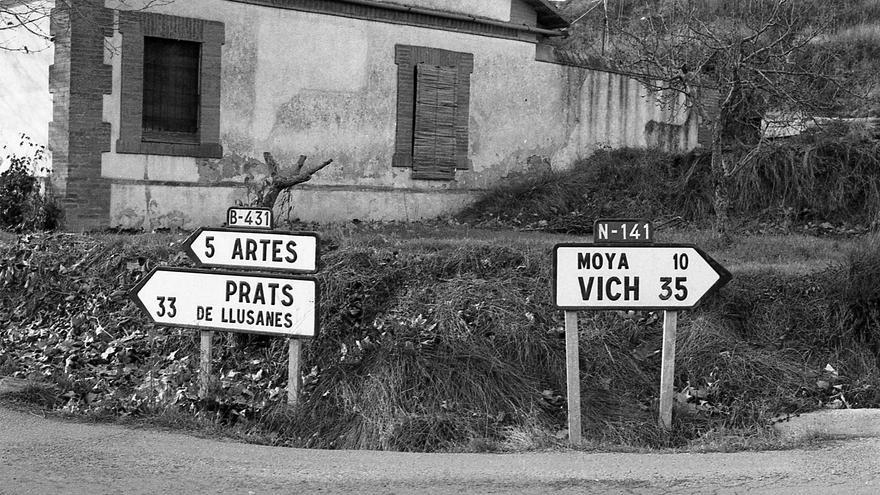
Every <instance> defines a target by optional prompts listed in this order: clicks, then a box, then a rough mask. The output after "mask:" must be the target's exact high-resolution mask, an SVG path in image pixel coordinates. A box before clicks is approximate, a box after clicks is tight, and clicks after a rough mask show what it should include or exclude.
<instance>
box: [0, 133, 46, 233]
mask: <svg viewBox="0 0 880 495" xmlns="http://www.w3.org/2000/svg"><path fill="white" fill-rule="evenodd" d="M19 144H20V145H21V146H27V148H29V149H30V151H31V152H30V153H29V154H24V155H20V154H17V153H11V154H9V155H7V156H6V159H7V161H8V162H9V166H8V168H7V169H6V170H4V171H3V172H2V173H0V228H3V229H8V230H13V231H17V232H21V231H32V230H54V229H55V228H56V227H58V224H59V221H60V218H61V209H60V208H59V207H58V205H57V204H56V203H55V201H54V200H53V199H51V197H49V196H48V195H47V194H46V193H44V192H43V191H41V187H40V186H41V184H40V180H39V178H38V177H37V175H36V173H37V171H38V170H39V171H40V172H45V171H46V168H45V166H44V163H45V154H46V148H45V147H44V146H42V145H38V144H35V143H33V142H32V141H31V140H30V139H29V138H28V137H27V136H25V135H22V137H21V142H20V143H19ZM3 148H4V149H6V147H5V146H4V147H3ZM38 167H39V168H38Z"/></svg>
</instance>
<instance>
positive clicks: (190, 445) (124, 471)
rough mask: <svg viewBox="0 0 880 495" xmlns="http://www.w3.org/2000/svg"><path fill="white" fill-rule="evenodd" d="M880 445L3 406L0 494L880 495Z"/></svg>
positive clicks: (873, 442)
mask: <svg viewBox="0 0 880 495" xmlns="http://www.w3.org/2000/svg"><path fill="white" fill-rule="evenodd" d="M878 459H880V439H876V438H871V439H859V440H848V441H846V442H834V443H831V444H828V445H826V446H824V447H822V448H816V449H812V450H797V451H780V452H760V453H736V454H592V453H583V452H562V453H560V452H552V453H529V454H497V455H496V454H405V453H393V452H372V451H326V450H301V449H286V448H278V447H263V446H257V445H245V444H239V443H233V442H224V441H217V440H208V439H200V438H195V437H191V436H187V435H183V434H178V433H169V432H161V431H151V430H145V429H130V428H125V427H121V426H114V425H106V424H82V423H75V422H67V421H61V420H56V419H46V418H43V417H42V416H38V415H34V414H29V413H23V412H16V411H10V410H7V409H3V408H0V494H4V495H6V494H10V495H11V494H16V495H18V494H22V495H25V494H46V493H52V494H55V493H75V494H80V493H81V494H99V493H127V494H128V493H131V494H137V493H144V494H160V493H241V494H249V493H253V494H262V493H322V494H336V493H368V494H404V493H419V494H422V493H424V494H462V493H526V494H545V493H551V494H569V493H571V494H574V493H578V494H582V493H636V494H641V493H798V495H808V494H819V493H822V494H825V493H847V494H850V493H865V494H868V493H880V460H878Z"/></svg>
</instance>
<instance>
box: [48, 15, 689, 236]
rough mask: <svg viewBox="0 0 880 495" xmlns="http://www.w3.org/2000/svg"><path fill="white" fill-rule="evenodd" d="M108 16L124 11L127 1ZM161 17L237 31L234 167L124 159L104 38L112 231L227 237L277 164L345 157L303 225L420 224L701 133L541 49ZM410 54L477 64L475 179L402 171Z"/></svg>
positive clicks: (305, 24) (441, 36)
mask: <svg viewBox="0 0 880 495" xmlns="http://www.w3.org/2000/svg"><path fill="white" fill-rule="evenodd" d="M84 1H101V0H84ZM125 4H126V6H128V7H131V6H132V4H133V2H132V1H131V0H129V1H127V2H125ZM508 5H509V4H508ZM106 6H107V7H111V8H119V7H120V5H118V4H117V3H115V2H114V1H107V2H106ZM151 11H153V12H160V13H165V14H171V15H177V16H184V17H197V18H202V19H208V20H214V21H220V22H222V23H224V26H225V45H224V46H223V50H222V95H221V112H220V115H221V122H220V129H221V144H222V145H223V148H224V152H223V158H220V159H207V158H193V157H176V156H156V155H135V154H124V153H117V152H116V150H115V143H116V140H117V139H118V137H119V122H120V111H121V98H120V94H121V64H120V51H119V50H120V46H121V41H122V39H121V35H120V34H119V33H118V32H107V33H105V34H106V35H107V36H108V38H106V39H105V43H104V47H105V48H104V54H103V61H100V60H99V61H97V62H95V61H90V62H89V63H90V64H92V65H94V66H95V67H98V66H100V65H101V63H103V64H107V65H106V67H107V68H108V70H109V71H110V72H111V73H112V83H111V84H109V87H108V88H107V90H106V91H103V89H102V90H101V91H103V92H104V94H103V96H100V95H99V97H101V98H102V102H103V103H102V105H101V106H102V107H103V108H102V110H101V115H100V116H99V117H98V118H95V119H92V121H94V122H92V123H91V124H90V125H93V126H97V127H98V128H99V130H103V129H108V132H109V136H107V137H106V138H105V137H103V136H98V137H97V138H98V139H101V140H102V143H98V144H94V143H93V144H92V145H90V146H89V150H91V151H92V152H94V151H95V150H97V152H98V153H99V154H100V159H99V160H98V162H97V165H96V168H97V170H98V173H99V174H100V181H102V184H103V183H106V184H108V186H107V187H109V194H108V195H109V197H110V205H109V216H110V223H111V225H113V226H118V227H124V228H145V229H155V228H164V227H181V228H193V227H196V226H199V225H217V224H220V223H222V221H223V219H224V215H225V209H226V207H228V206H230V205H233V204H235V203H236V202H238V201H246V200H247V198H248V194H249V192H248V189H247V187H246V184H253V183H258V182H259V181H260V180H261V179H262V178H263V177H264V176H265V173H266V167H265V165H263V163H262V154H263V152H264V151H269V152H271V153H272V154H273V156H274V157H275V158H276V160H277V161H278V162H279V163H281V164H282V171H284V169H285V165H291V164H293V163H294V162H295V161H296V159H297V157H298V156H299V155H300V154H304V155H307V156H308V157H309V160H312V161H315V160H320V161H323V160H326V159H330V158H332V159H333V160H334V163H333V164H332V165H330V166H329V167H328V168H326V169H324V170H322V171H321V172H319V173H317V174H316V175H315V177H314V178H313V179H312V181H310V182H309V183H307V184H304V185H302V186H298V187H297V188H296V191H294V192H293V195H292V204H293V212H292V213H291V216H292V217H298V218H302V219H305V220H317V221H344V220H350V219H352V218H359V219H382V220H392V219H401V220H412V219H418V218H425V217H432V216H437V215H440V214H443V213H448V212H452V211H455V210H457V209H459V208H461V207H462V206H463V205H465V204H466V203H467V202H469V201H472V200H473V199H474V198H475V197H476V196H477V195H478V194H480V192H481V191H484V190H485V189H486V188H489V187H491V186H493V185H496V184H499V183H503V182H505V181H510V180H515V179H517V178H520V177H522V176H524V175H527V174H534V173H538V172H540V171H542V170H546V169H549V168H550V167H553V168H565V167H568V166H570V165H571V164H572V163H573V162H574V161H575V160H577V159H578V158H582V157H585V156H588V155H589V154H590V153H592V152H593V151H594V150H595V149H596V148H597V147H600V146H606V145H607V146H663V147H667V148H678V149H688V148H690V147H693V146H694V145H695V144H696V141H695V138H694V136H695V132H692V130H693V129H695V128H696V127H695V126H696V122H695V121H694V120H689V119H687V118H686V116H685V117H682V116H681V113H680V112H672V111H669V110H668V109H666V110H664V109H663V108H662V107H661V106H659V105H658V102H657V101H656V99H653V97H652V96H650V95H648V94H647V91H644V90H643V88H642V87H641V85H640V84H639V83H637V82H636V81H634V80H631V79H628V78H626V77H624V76H620V75H615V74H608V73H603V72H597V71H591V70H587V69H583V68H577V67H569V66H564V65H559V64H555V63H544V62H538V61H536V46H535V45H534V44H533V43H527V42H523V41H516V40H508V39H501V38H492V37H486V36H477V35H472V34H464V33H457V32H449V31H440V30H434V29H428V28H421V27H412V26H407V25H400V24H389V23H382V22H374V21H365V20H361V19H353V18H348V17H339V16H331V15H322V14H312V13H306V12H301V11H295V10H282V9H276V8H270V7H260V6H255V5H248V4H245V3H239V2H229V1H223V0H190V1H187V2H174V3H171V4H169V5H164V6H161V7H157V8H153V9H151ZM397 44H403V45H418V46H427V47H432V48H442V49H446V50H452V51H456V52H467V53H472V54H473V55H474V70H473V74H472V75H471V87H470V95H471V103H470V109H469V114H470V122H469V157H470V158H471V160H472V163H473V166H472V168H471V169H470V170H459V171H458V172H457V173H456V179H455V180H454V181H428V180H414V179H412V178H411V169H409V168H395V167H392V166H391V163H392V155H393V152H394V139H395V128H396V97H397V87H396V86H397V66H396V65H395V63H394V52H395V49H394V47H395V45H397ZM93 93H94V92H93ZM90 97H91V94H90ZM57 103H58V98H57V94H56V107H57ZM99 124H100V125H99ZM55 127H56V128H57V127H58V125H57V124H56V126H55ZM103 141H106V143H103ZM71 142H72V141H71ZM101 151H104V152H103V153H101ZM89 159H91V158H89Z"/></svg>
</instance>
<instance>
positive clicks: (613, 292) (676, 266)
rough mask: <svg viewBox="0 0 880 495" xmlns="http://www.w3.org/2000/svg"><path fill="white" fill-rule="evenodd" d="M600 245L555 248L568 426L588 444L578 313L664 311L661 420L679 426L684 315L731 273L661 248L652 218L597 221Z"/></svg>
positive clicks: (572, 436)
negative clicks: (678, 343)
mask: <svg viewBox="0 0 880 495" xmlns="http://www.w3.org/2000/svg"><path fill="white" fill-rule="evenodd" d="M594 233H595V235H596V242H595V243H564V244H557V245H556V246H555V247H554V249H553V302H554V304H555V305H556V307H557V308H559V309H562V310H565V343H566V345H565V348H566V380H567V393H568V428H569V440H570V442H571V443H572V445H577V444H579V443H580V441H581V414H580V370H579V369H578V329H577V311H578V310H606V309H611V310H662V311H663V356H662V372H661V377H660V414H659V422H660V425H661V426H663V427H664V428H667V429H668V428H670V427H671V426H672V398H673V379H674V376H675V338H676V330H677V328H676V327H677V323H678V310H681V309H689V308H693V307H695V306H696V305H698V304H700V302H702V301H703V300H704V298H705V297H706V296H707V295H709V294H711V293H712V292H714V291H716V290H718V289H719V288H720V287H721V286H723V285H724V284H726V283H727V282H728V281H729V280H730V278H731V275H730V272H728V271H727V270H725V269H724V267H722V266H721V265H720V264H718V263H717V262H716V261H715V260H713V259H712V258H710V257H709V255H707V254H706V253H704V252H703V251H702V250H700V249H699V248H697V247H696V246H692V245H687V244H654V243H653V242H654V234H653V226H652V225H651V223H650V222H648V221H645V220H629V219H628V220H597V221H596V224H595V229H594Z"/></svg>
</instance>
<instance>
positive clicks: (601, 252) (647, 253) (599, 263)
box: [553, 244, 731, 310]
mask: <svg viewBox="0 0 880 495" xmlns="http://www.w3.org/2000/svg"><path fill="white" fill-rule="evenodd" d="M553 254H554V260H553V270H554V277H553V280H554V284H553V300H554V302H555V304H556V306H557V307H559V308H562V309H566V310H579V309H643V310H644V309H670V310H671V309H687V308H692V307H694V306H696V305H697V304H699V303H700V302H701V301H702V300H703V298H704V297H705V296H706V295H708V294H710V293H711V292H713V291H715V290H717V289H718V288H720V287H721V286H722V285H724V284H726V283H727V282H728V281H729V280H730V278H731V275H730V273H729V272H728V271H727V270H725V269H724V267H722V266H721V265H720V264H718V263H717V262H716V261H715V260H713V259H712V258H710V257H709V255H707V254H706V253H704V252H703V251H701V250H700V249H699V248H697V247H696V246H691V245H684V244H680V245H677V244H653V245H634V246H607V245H606V246H597V245H595V244H558V245H556V247H555V248H554V253H553Z"/></svg>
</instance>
